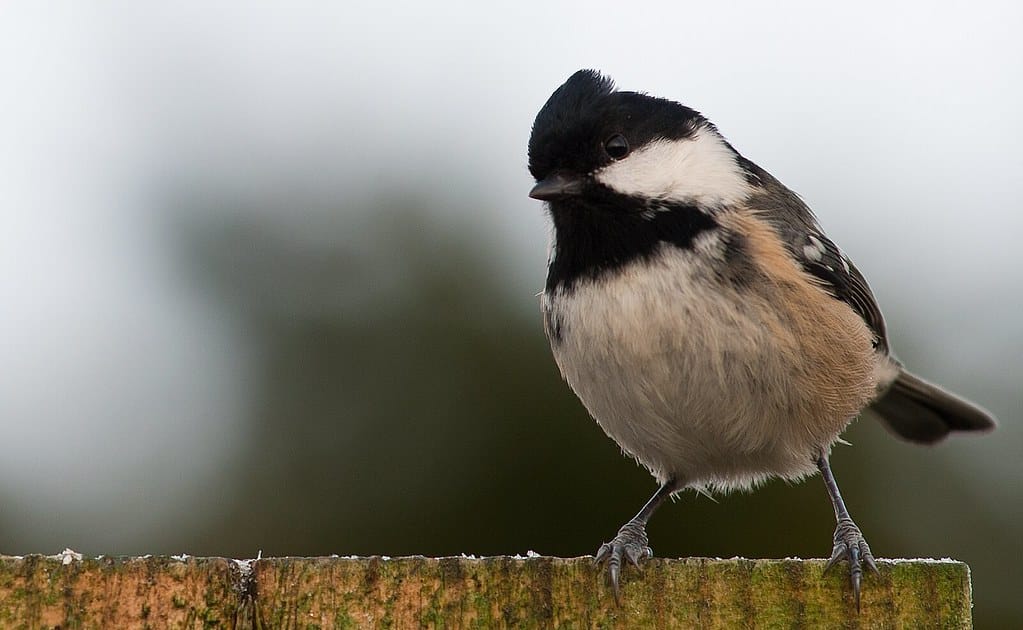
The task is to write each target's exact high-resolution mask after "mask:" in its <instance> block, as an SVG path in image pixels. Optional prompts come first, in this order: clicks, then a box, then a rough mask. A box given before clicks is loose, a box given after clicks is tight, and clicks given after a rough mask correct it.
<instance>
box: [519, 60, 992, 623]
mask: <svg viewBox="0 0 1023 630" xmlns="http://www.w3.org/2000/svg"><path fill="white" fill-rule="evenodd" d="M529 171H530V173H531V174H532V175H533V177H534V178H535V180H536V185H535V186H534V187H533V189H532V190H531V191H530V193H529V195H530V197H533V198H534V199H539V200H543V201H545V202H546V204H547V208H548V210H549V212H550V217H551V219H552V222H553V226H554V230H553V239H552V243H551V247H550V254H549V260H548V267H547V281H546V286H545V289H544V291H543V293H542V294H541V310H542V314H543V321H544V328H545V331H546V333H547V337H548V338H549V340H550V345H551V348H552V350H553V353H554V358H555V360H556V362H557V364H558V367H559V368H560V370H561V374H562V376H563V377H564V378H565V380H566V381H567V382H568V384H569V385H570V386H571V388H572V390H573V391H574V392H575V393H576V395H578V397H579V398H580V400H581V401H582V403H583V405H585V407H586V409H587V410H588V411H589V412H590V414H591V415H592V416H593V417H594V418H595V419H596V421H597V422H598V423H599V425H600V426H601V427H602V428H603V429H604V431H605V432H606V433H607V434H608V435H609V436H610V437H611V438H613V439H614V440H615V441H616V442H617V443H618V444H619V445H620V446H621V447H622V449H623V450H624V451H625V452H626V453H628V454H629V455H631V456H632V457H634V458H635V459H636V460H638V461H639V462H640V463H642V464H643V465H644V466H646V467H647V468H648V469H649V470H650V472H651V474H653V476H654V477H655V478H656V479H657V481H658V482H659V484H660V489H658V490H657V492H656V493H654V495H653V497H652V498H651V499H650V500H649V501H648V502H647V503H646V504H645V505H644V506H643V508H642V509H641V510H640V511H639V513H637V514H636V516H634V517H633V518H632V519H631V520H629V521H628V522H627V523H626V524H625V525H624V526H623V527H622V528H621V529H620V530H619V531H618V534H617V535H616V536H615V537H614V538H613V539H612V540H611V541H610V542H608V543H605V544H604V545H603V546H601V547H600V549H599V550H598V552H597V555H596V559H597V561H598V562H605V563H606V565H607V568H608V574H609V577H610V580H611V585H612V588H613V591H614V594H615V598H616V599H618V597H619V576H620V572H621V570H622V566H623V563H624V562H630V563H632V564H635V565H638V563H639V562H640V561H642V560H643V559H645V558H647V557H650V556H651V555H652V552H651V550H650V548H649V547H648V544H647V536H646V531H645V529H646V523H647V521H648V519H649V518H650V516H651V515H652V514H653V512H654V511H655V510H656V509H657V507H658V506H659V505H660V504H661V503H663V502H664V500H665V499H667V498H668V497H670V496H672V495H673V494H675V493H678V492H680V491H682V490H684V489H687V488H692V489H697V490H700V491H728V490H734V489H748V488H751V487H753V486H755V485H757V484H758V483H760V482H762V481H764V480H766V479H769V478H773V477H780V478H783V479H788V480H798V479H801V478H803V477H806V476H808V475H811V474H814V473H816V472H820V473H821V475H822V476H823V478H824V483H825V485H826V486H827V490H828V494H829V496H830V498H831V502H832V505H833V506H834V509H835V518H836V521H837V527H836V528H835V533H834V546H833V549H832V552H831V556H830V561H829V562H828V567H829V568H830V567H831V566H832V565H834V564H835V563H837V562H839V561H843V560H844V561H848V563H849V567H850V579H851V582H852V589H853V592H854V594H855V600H856V604H857V607H858V606H859V600H860V583H861V580H862V575H863V565H866V566H867V567H869V568H870V569H872V570H874V571H876V570H877V567H876V565H875V562H874V558H873V556H872V554H871V551H870V548H869V547H868V546H867V542H866V540H865V539H864V537H863V535H862V534H861V533H860V530H859V528H858V527H857V526H856V524H855V523H854V522H853V520H852V518H851V517H850V516H849V512H848V510H847V509H846V506H845V503H844V502H843V501H842V497H841V495H840V494H839V490H838V486H837V484H836V482H835V478H834V476H833V475H832V473H831V469H830V466H829V463H828V459H829V456H830V452H831V447H832V446H833V445H834V443H835V442H836V441H837V440H838V439H839V434H840V433H841V432H842V430H843V429H845V427H846V426H847V425H848V424H849V423H850V422H851V421H852V420H853V419H854V418H855V417H856V416H857V415H858V414H859V413H860V412H861V411H862V410H863V409H864V408H867V407H870V408H871V409H872V410H873V411H875V412H876V415H878V416H879V417H880V418H881V420H882V421H883V422H884V424H885V426H886V427H887V428H888V429H890V430H891V432H892V433H894V434H895V435H896V436H897V437H900V438H902V439H905V440H909V441H911V442H917V443H921V444H931V443H934V442H937V441H939V440H941V439H943V438H944V437H945V436H947V435H948V434H949V433H951V432H953V431H986V430H989V429H992V428H993V427H994V426H995V420H994V418H993V417H992V416H991V414H989V413H988V412H987V411H985V410H983V409H981V408H979V407H977V406H975V405H973V404H971V403H969V402H967V401H965V400H963V399H961V398H958V397H956V396H954V395H952V394H950V393H948V392H946V391H944V390H942V389H940V388H938V387H937V386H935V385H932V384H930V383H928V382H926V381H924V380H923V379H921V378H919V377H917V376H915V375H913V374H911V373H909V372H908V371H906V370H905V369H904V368H903V367H902V365H901V363H899V361H898V360H897V359H896V358H895V356H894V355H893V354H892V352H891V348H890V347H889V343H888V338H887V335H886V332H885V322H884V318H883V317H882V316H881V311H880V310H879V309H878V306H877V303H876V302H875V300H874V296H873V294H872V293H871V290H870V287H868V286H867V282H866V280H864V278H863V276H862V275H861V274H860V272H859V271H858V270H857V269H856V267H855V266H854V265H853V263H852V261H850V260H849V258H848V257H846V255H845V254H843V253H842V251H841V250H840V249H839V248H838V247H837V246H836V245H835V244H834V243H833V242H832V241H831V240H830V239H829V238H828V237H827V236H826V235H825V234H824V232H823V231H822V230H821V228H820V225H819V224H818V222H817V220H816V218H815V217H814V215H813V213H812V212H811V210H810V209H809V208H808V207H807V206H806V204H804V203H803V201H802V200H801V199H800V198H799V197H798V196H797V195H796V194H795V193H793V192H792V191H791V190H789V189H788V188H786V187H785V186H784V185H782V184H781V182H779V181H778V180H776V179H775V178H774V177H772V176H771V175H770V174H769V173H768V172H767V171H765V170H763V169H762V168H760V167H759V166H757V165H756V164H754V163H753V162H751V161H749V160H748V159H746V158H744V157H743V156H742V155H740V154H739V153H738V152H737V151H736V150H735V149H734V148H733V147H732V146H731V145H730V144H729V143H728V142H727V141H726V140H725V139H724V137H723V136H722V135H721V133H719V132H718V130H717V128H715V126H714V125H713V124H711V123H710V122H709V121H708V120H707V119H706V118H704V117H703V116H702V115H700V114H699V113H698V112H696V111H694V110H692V109H690V108H688V107H685V106H683V105H681V104H679V103H676V102H673V101H670V100H665V99H661V98H655V97H652V96H648V95H646V94H641V93H636V92H626V91H618V90H616V89H615V87H614V85H613V83H612V81H611V80H610V79H608V78H607V77H604V76H602V75H601V74H599V73H598V72H596V71H591V70H581V71H579V72H577V73H575V74H574V75H572V76H571V77H570V78H569V79H568V81H566V82H565V84H564V85H562V86H561V87H559V88H558V89H557V90H556V91H555V92H554V93H553V94H552V95H551V97H550V99H549V100H548V101H547V103H546V104H545V105H544V106H543V108H542V109H541V110H540V112H539V114H537V116H536V120H535V122H534V123H533V129H532V135H531V137H530V139H529Z"/></svg>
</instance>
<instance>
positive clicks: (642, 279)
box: [542, 247, 869, 487]
mask: <svg viewBox="0 0 1023 630" xmlns="http://www.w3.org/2000/svg"><path fill="white" fill-rule="evenodd" d="M704 255H705V254H704V253H701V252H700V251H698V250H695V249H688V250H683V249H679V248H673V247H664V248H663V249H662V250H661V251H660V252H658V254H657V255H656V256H654V257H651V258H650V259H647V260H644V261H637V262H636V263H633V264H631V265H629V266H627V267H625V268H623V269H621V270H620V271H619V272H617V273H615V274H608V275H606V276H603V277H600V278H597V279H594V280H588V281H585V282H578V283H576V284H575V285H574V286H572V287H569V288H555V289H553V290H549V291H547V292H545V294H544V295H543V298H542V309H543V312H544V320H545V324H546V328H547V332H548V335H549V337H550V339H551V347H552V349H553V353H554V357H555V360H556V361H557V364H558V366H559V368H560V370H561V373H562V375H563V376H564V378H565V380H566V381H567V382H568V383H569V385H570V386H571V387H572V389H573V390H574V391H575V393H576V394H577V395H578V396H579V398H580V399H581V400H582V402H583V404H584V405H585V406H586V408H587V409H588V410H589V412H590V413H591V415H592V416H593V417H594V418H595V419H596V420H597V422H598V423H599V424H600V426H601V427H602V428H603V429H604V430H605V432H607V433H608V435H610V436H611V437H612V438H613V439H615V440H616V441H617V442H618V443H619V444H620V445H621V446H622V448H623V449H625V450H626V451H627V452H629V453H630V454H632V455H633V456H634V457H636V458H637V459H638V460H639V461H640V462H641V463H643V464H644V465H646V466H647V467H648V468H649V469H650V470H651V472H653V473H654V475H655V476H657V477H659V478H661V479H662V480H663V479H666V478H668V477H676V478H684V479H689V480H692V482H693V483H694V484H702V485H717V486H721V487H733V486H745V485H749V484H751V483H754V482H756V481H758V480H759V479H762V478H764V477H766V476H770V475H782V476H788V477H794V476H799V475H801V474H805V473H807V472H811V471H812V469H813V467H812V452H813V450H814V449H819V448H820V446H821V445H824V444H825V443H826V444H830V441H833V439H834V437H835V436H837V434H838V432H839V431H840V430H841V429H842V428H844V426H845V425H846V424H847V423H848V421H849V420H850V419H851V418H852V415H854V414H853V411H854V410H855V411H858V409H859V407H861V406H862V405H863V404H864V401H863V400H862V398H863V396H862V395H861V394H860V393H858V392H856V391H851V392H850V393H849V395H848V398H849V400H848V401H840V402H839V404H838V405H837V407H838V408H839V409H837V410H836V409H826V410H825V409H823V408H822V407H821V406H820V405H816V404H815V403H814V402H813V401H812V400H811V399H812V398H813V397H814V396H815V395H816V394H815V392H814V390H813V388H812V387H809V388H808V387H807V382H808V378H807V377H808V374H809V373H810V372H811V371H812V370H814V369H818V366H817V365H816V364H817V363H820V361H819V360H818V358H814V357H807V356H806V343H804V340H802V339H801V338H800V331H799V326H798V325H796V324H795V323H794V322H792V321H791V317H790V315H789V312H790V311H789V309H787V308H779V307H778V305H777V304H775V303H772V301H773V300H778V299H782V300H784V299H786V298H787V297H789V296H784V295H777V294H775V290H773V289H769V288H767V287H766V285H765V286H762V287H759V288H758V289H757V290H753V289H750V288H749V287H746V288H743V287H741V286H736V285H733V284H732V283H729V282H727V281H725V280H723V279H722V278H721V276H720V274H717V273H714V272H713V269H714V267H713V265H709V264H706V262H707V261H706V260H705V259H704V258H703V256H704ZM768 284H769V283H768ZM865 343H867V348H869V342H865ZM832 351H833V352H835V353H841V352H843V350H842V349H841V348H834V349H832ZM852 389H856V388H852ZM854 408H855V409H854ZM836 411H837V415H838V416H840V417H833V416H834V415H835V412H836ZM829 414H830V415H829Z"/></svg>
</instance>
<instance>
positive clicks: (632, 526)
mask: <svg viewBox="0 0 1023 630" xmlns="http://www.w3.org/2000/svg"><path fill="white" fill-rule="evenodd" d="M679 489H680V488H679V484H678V483H677V482H676V481H675V480H674V479H670V480H668V482H667V483H665V484H664V485H663V486H661V487H660V488H658V489H657V492H655V493H654V496H652V497H650V500H649V501H647V502H646V505H644V506H643V509H641V510H640V511H639V513H638V514H636V516H633V517H632V519H631V520H629V522H628V523H626V524H625V525H622V528H621V529H619V530H618V535H617V536H615V537H614V539H613V540H612V541H611V542H606V543H604V544H603V545H601V546H600V549H598V550H597V555H596V556H595V557H594V562H596V563H597V564H601V563H603V562H605V561H607V570H608V575H609V576H610V577H611V589H612V590H613V591H614V595H615V602H617V603H621V600H620V597H621V594H620V589H619V586H618V577H619V575H620V574H621V570H622V560H623V559H624V560H628V561H629V562H630V563H632V565H633V566H635V567H637V568H638V567H639V563H640V561H642V560H646V559H647V558H651V557H653V555H654V552H653V550H652V549H651V548H650V547H649V546H648V544H647V537H646V523H647V521H648V520H650V516H651V515H652V514H653V513H654V512H655V511H656V510H657V508H658V507H659V506H660V505H661V504H662V503H664V500H665V499H667V498H668V497H670V496H671V495H672V493H674V492H677V491H678V490H679Z"/></svg>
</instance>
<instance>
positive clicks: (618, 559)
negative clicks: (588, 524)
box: [593, 519, 654, 605]
mask: <svg viewBox="0 0 1023 630" xmlns="http://www.w3.org/2000/svg"><path fill="white" fill-rule="evenodd" d="M653 555H654V552H653V549H651V548H650V547H649V546H648V544H647V536H646V526H645V525H644V524H643V523H641V522H639V521H637V520H635V519H633V520H631V521H629V522H628V523H626V524H625V525H622V528H621V529H619V530H618V535H617V536H615V537H614V540H612V541H611V542H606V543H604V544H603V545H601V546H600V549H598V550H597V555H596V556H595V557H594V558H593V561H594V562H595V563H597V564H603V563H604V562H607V573H608V576H609V577H610V578H611V590H612V591H614V596H615V603H617V604H619V605H620V604H621V591H620V587H619V580H618V578H619V576H620V575H621V571H622V561H623V560H626V561H628V562H629V563H630V564H632V566H634V567H636V568H639V563H640V562H642V561H643V560H646V559H647V558H652V557H653Z"/></svg>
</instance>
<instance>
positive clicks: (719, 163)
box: [594, 129, 750, 206]
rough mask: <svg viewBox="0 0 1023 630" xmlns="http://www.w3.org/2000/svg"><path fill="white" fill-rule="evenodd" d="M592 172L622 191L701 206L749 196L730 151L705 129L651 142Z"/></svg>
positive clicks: (613, 187) (732, 201)
mask: <svg viewBox="0 0 1023 630" xmlns="http://www.w3.org/2000/svg"><path fill="white" fill-rule="evenodd" d="M594 176H595V177H596V179H597V181H598V182H600V183H602V184H604V185H605V186H607V187H609V188H611V189H612V190H615V191H616V192H619V193H622V194H626V195H633V196H637V197H646V198H650V199H658V200H665V201H681V202H685V203H698V204H700V205H704V206H725V205H730V204H734V203H738V202H740V201H742V200H744V199H746V197H748V196H749V194H750V186H749V183H748V182H747V181H746V174H745V173H744V172H743V170H742V169H741V168H740V167H739V164H738V162H736V155H735V153H734V152H733V151H732V150H731V149H730V148H729V147H728V145H726V144H725V142H724V140H722V139H721V137H720V136H719V135H718V134H716V133H715V132H713V131H711V130H709V129H698V130H697V131H696V132H695V134H694V135H693V136H692V137H690V138H685V139H681V140H654V141H653V142H651V143H650V144H648V145H646V146H644V147H642V148H640V149H637V150H636V151H634V152H633V153H632V154H630V155H629V156H628V157H627V158H625V159H624V160H620V161H618V162H613V163H611V164H609V165H608V166H605V167H604V168H602V169H601V170H599V171H597V172H596V173H595V174H594Z"/></svg>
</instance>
